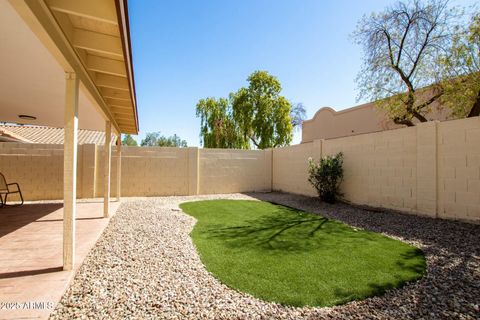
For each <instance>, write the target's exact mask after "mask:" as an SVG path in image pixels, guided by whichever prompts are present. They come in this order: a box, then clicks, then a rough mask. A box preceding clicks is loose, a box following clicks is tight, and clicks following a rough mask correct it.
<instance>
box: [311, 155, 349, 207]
mask: <svg viewBox="0 0 480 320" xmlns="http://www.w3.org/2000/svg"><path fill="white" fill-rule="evenodd" d="M308 164H309V166H308V173H309V177H308V181H309V182H310V183H311V184H312V185H313V187H314V188H315V189H316V190H317V192H318V195H319V196H320V199H322V201H325V202H328V203H334V202H335V200H336V199H337V197H338V196H341V195H342V194H341V193H340V191H339V188H340V183H341V182H342V180H343V153H341V152H339V153H337V154H336V155H334V156H326V157H323V158H322V159H320V161H319V162H315V161H314V160H313V159H312V158H310V159H308Z"/></svg>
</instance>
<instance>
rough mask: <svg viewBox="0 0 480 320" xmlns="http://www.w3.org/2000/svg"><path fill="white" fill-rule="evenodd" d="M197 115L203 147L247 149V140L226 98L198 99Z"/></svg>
mask: <svg viewBox="0 0 480 320" xmlns="http://www.w3.org/2000/svg"><path fill="white" fill-rule="evenodd" d="M197 117H200V119H201V124H200V139H201V143H202V145H203V146H204V147H205V148H233V149H248V147H249V144H248V141H247V140H246V139H245V138H244V137H243V135H242V134H241V132H240V129H239V127H238V125H237V123H236V121H235V119H233V114H232V108H231V104H230V101H229V100H228V99H225V98H219V99H215V98H206V99H200V100H199V101H198V103H197Z"/></svg>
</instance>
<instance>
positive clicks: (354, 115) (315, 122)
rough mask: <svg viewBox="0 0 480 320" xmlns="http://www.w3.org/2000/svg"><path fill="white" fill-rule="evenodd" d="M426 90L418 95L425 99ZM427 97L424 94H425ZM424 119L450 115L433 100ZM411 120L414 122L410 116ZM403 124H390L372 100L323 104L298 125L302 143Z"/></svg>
mask: <svg viewBox="0 0 480 320" xmlns="http://www.w3.org/2000/svg"><path fill="white" fill-rule="evenodd" d="M426 94H428V92H426V93H425V92H424V93H422V94H419V95H420V97H422V99H423V98H425V97H426V96H425V95H426ZM427 97H428V96H427ZM426 117H427V119H430V120H439V121H445V120H447V119H449V118H450V109H448V108H446V107H443V106H442V105H441V104H439V103H438V102H434V103H433V104H432V106H431V111H430V112H428V113H427V114H426ZM413 122H414V123H418V121H417V120H416V119H413ZM402 127H403V126H400V125H397V124H395V123H393V121H392V120H390V118H389V117H388V116H387V114H386V112H385V111H384V110H382V109H379V108H378V107H377V106H376V105H375V103H374V102H370V103H366V104H362V105H359V106H355V107H352V108H348V109H344V110H341V111H335V110H333V109H332V108H330V107H324V108H321V109H320V110H318V111H317V113H315V115H314V116H313V118H312V119H310V120H305V121H304V122H303V124H302V143H306V142H312V141H314V140H317V139H333V138H340V137H347V136H353V135H358V134H364V133H372V132H378V131H385V130H391V129H399V128H402Z"/></svg>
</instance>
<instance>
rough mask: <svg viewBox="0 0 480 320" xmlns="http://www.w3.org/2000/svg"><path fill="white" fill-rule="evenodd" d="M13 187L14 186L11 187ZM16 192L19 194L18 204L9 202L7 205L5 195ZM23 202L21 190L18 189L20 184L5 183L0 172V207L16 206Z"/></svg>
mask: <svg viewBox="0 0 480 320" xmlns="http://www.w3.org/2000/svg"><path fill="white" fill-rule="evenodd" d="M13 187H14V188H13ZM14 193H18V194H19V195H20V200H21V202H20V203H18V204H13V205H12V204H10V205H7V197H8V195H9V194H14ZM22 204H23V196H22V191H21V190H20V186H19V185H18V183H16V182H14V183H7V180H6V179H5V176H4V175H3V174H2V173H0V207H7V206H8V207H17V206H21V205H22Z"/></svg>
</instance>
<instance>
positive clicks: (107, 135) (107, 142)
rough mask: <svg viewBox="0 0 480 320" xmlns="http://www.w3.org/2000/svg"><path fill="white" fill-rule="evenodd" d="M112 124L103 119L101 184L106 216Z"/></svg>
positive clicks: (108, 202)
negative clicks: (103, 140) (102, 169)
mask: <svg viewBox="0 0 480 320" xmlns="http://www.w3.org/2000/svg"><path fill="white" fill-rule="evenodd" d="M111 144H112V124H111V123H110V121H108V120H107V121H105V145H104V146H103V151H104V157H103V159H104V162H105V171H104V176H103V177H104V179H103V181H104V185H103V216H104V217H105V218H108V217H109V216H110V168H111V166H110V164H111V161H112V146H111Z"/></svg>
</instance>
